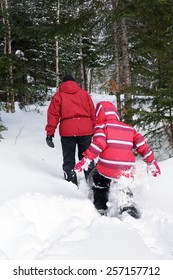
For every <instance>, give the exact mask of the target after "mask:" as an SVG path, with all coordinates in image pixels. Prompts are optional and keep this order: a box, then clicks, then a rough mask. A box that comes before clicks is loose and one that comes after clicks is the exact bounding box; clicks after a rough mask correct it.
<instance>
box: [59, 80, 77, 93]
mask: <svg viewBox="0 0 173 280" xmlns="http://www.w3.org/2000/svg"><path fill="white" fill-rule="evenodd" d="M80 89H81V88H80V86H79V85H78V83H76V82H75V81H66V82H63V83H62V84H61V85H60V87H59V91H61V92H66V93H71V94H73V93H76V92H77V91H79V90H80Z"/></svg>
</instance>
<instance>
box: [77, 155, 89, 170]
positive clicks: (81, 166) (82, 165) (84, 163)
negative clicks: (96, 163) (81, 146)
mask: <svg viewBox="0 0 173 280" xmlns="http://www.w3.org/2000/svg"><path fill="white" fill-rule="evenodd" d="M90 162H91V160H90V159H89V158H85V157H83V158H82V159H81V160H80V161H79V162H78V163H76V165H75V167H74V171H76V172H81V171H82V170H86V171H87V170H88V165H89V164H90Z"/></svg>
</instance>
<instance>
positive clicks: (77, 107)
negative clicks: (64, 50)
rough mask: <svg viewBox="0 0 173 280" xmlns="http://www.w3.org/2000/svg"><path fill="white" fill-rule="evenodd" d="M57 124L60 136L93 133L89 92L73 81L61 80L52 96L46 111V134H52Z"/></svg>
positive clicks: (93, 120)
mask: <svg viewBox="0 0 173 280" xmlns="http://www.w3.org/2000/svg"><path fill="white" fill-rule="evenodd" d="M58 124H60V125H59V134H60V136H85V135H92V134H93V128H94V125H95V108H94V104H93V102H92V99H91V97H90V95H89V93H88V92H87V91H85V90H84V89H82V88H81V87H80V86H79V85H78V84H77V83H76V82H75V81H66V82H63V83H62V84H61V86H60V88H59V91H58V92H57V93H55V95H54V96H53V97H52V100H51V102H50V105H49V108H48V113H47V125H46V131H47V135H54V133H55V129H56V128H57V125H58Z"/></svg>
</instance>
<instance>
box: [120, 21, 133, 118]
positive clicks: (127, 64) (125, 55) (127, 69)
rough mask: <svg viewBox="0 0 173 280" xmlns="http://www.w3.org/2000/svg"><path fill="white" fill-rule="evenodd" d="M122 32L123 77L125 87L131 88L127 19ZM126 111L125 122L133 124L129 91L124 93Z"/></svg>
mask: <svg viewBox="0 0 173 280" xmlns="http://www.w3.org/2000/svg"><path fill="white" fill-rule="evenodd" d="M121 30H122V56H123V58H122V66H123V73H122V74H123V77H124V85H125V86H127V88H128V87H130V86H131V71H130V59H129V50H128V35H127V26H126V20H125V18H122V19H121ZM124 106H125V108H124V111H125V120H126V121H127V122H131V120H132V112H131V109H132V94H131V92H130V90H129V89H127V92H125V93H124Z"/></svg>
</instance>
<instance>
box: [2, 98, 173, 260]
mask: <svg viewBox="0 0 173 280" xmlns="http://www.w3.org/2000/svg"><path fill="white" fill-rule="evenodd" d="M113 98H114V97H111V96H110V97H109V100H110V99H111V100H112V101H113V102H115V100H113ZM105 99H108V96H101V95H93V100H94V102H95V103H97V102H98V101H101V100H105ZM48 104H49V103H47V104H46V106H44V107H39V108H38V107H37V108H36V107H34V106H30V107H29V108H28V111H21V110H20V109H19V108H18V107H17V106H16V107H17V108H16V113H14V114H7V113H5V112H1V118H2V121H3V124H4V125H6V127H8V130H7V131H4V132H3V133H1V134H2V136H3V137H4V139H3V140H1V142H0V171H1V175H0V229H1V230H0V259H1V260H16V259H18V260H28V259H30V260H55V259H58V260H91V259H92V260H113V259H114V260H127V259H128V260H172V259H173V203H172V198H173V183H172V170H173V158H171V159H168V160H165V161H162V162H160V163H159V165H160V167H161V172H162V174H161V176H160V177H157V178H154V177H152V176H151V175H149V174H147V172H146V165H145V163H143V162H142V161H141V160H137V164H136V167H137V174H136V178H135V182H134V194H135V199H136V201H137V203H138V205H140V208H141V210H142V213H143V214H142V217H141V219H139V220H135V219H133V218H132V217H130V216H125V217H124V218H123V220H120V219H118V218H116V217H103V216H100V215H99V214H98V212H97V211H96V210H95V208H94V206H93V204H92V202H91V201H90V200H89V199H88V187H87V185H86V182H85V180H84V176H83V174H78V180H79V189H77V187H76V186H75V185H74V184H72V183H70V182H67V181H65V180H64V178H63V173H62V168H61V166H62V152H61V145H60V138H59V134H58V129H57V132H56V136H55V139H54V143H55V148H54V149H51V148H49V147H48V146H47V145H46V142H45V125H46V113H47V106H48Z"/></svg>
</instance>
